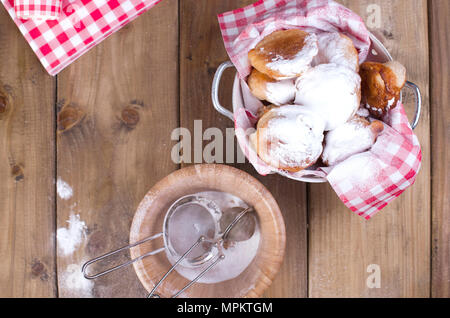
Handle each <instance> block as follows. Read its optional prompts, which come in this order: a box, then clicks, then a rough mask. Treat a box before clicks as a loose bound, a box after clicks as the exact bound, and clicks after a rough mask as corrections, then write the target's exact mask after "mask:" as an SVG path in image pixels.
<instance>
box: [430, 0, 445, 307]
mask: <svg viewBox="0 0 450 318" xmlns="http://www.w3.org/2000/svg"><path fill="white" fill-rule="evenodd" d="M429 12H430V37H431V39H430V40H431V48H430V49H431V69H430V70H431V82H430V84H431V122H432V125H431V136H432V143H431V144H432V149H431V158H432V160H431V163H432V164H431V167H432V194H433V196H432V211H433V212H432V213H433V215H432V216H433V219H432V225H433V227H432V235H433V240H432V260H431V262H432V296H433V297H446V298H448V297H450V199H449V194H450V170H449V162H450V149H449V147H448V144H449V140H450V113H449V112H448V105H449V103H450V88H449V87H450V86H449V85H450V83H449V74H450V63H449V60H450V54H449V52H450V39H449V36H448V30H450V23H449V21H448V18H447V16H448V13H449V12H450V2H449V1H445V0H433V1H430V7H429Z"/></svg>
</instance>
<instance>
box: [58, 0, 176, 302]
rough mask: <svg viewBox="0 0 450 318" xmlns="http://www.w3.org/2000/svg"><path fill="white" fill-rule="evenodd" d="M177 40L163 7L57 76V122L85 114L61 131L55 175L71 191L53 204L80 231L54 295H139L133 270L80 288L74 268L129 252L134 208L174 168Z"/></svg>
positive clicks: (167, 7) (61, 222)
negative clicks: (83, 231) (83, 232)
mask: <svg viewBox="0 0 450 318" xmlns="http://www.w3.org/2000/svg"><path fill="white" fill-rule="evenodd" d="M177 41H178V4H177V1H164V2H162V3H161V4H159V5H158V6H157V7H155V8H154V10H150V11H149V12H147V13H146V14H145V15H143V16H142V17H140V18H139V19H138V20H136V21H135V22H133V23H131V24H129V25H127V26H126V27H124V28H123V29H122V30H121V31H120V32H118V33H117V34H115V35H114V36H113V37H111V38H109V39H107V40H106V41H105V42H103V43H102V44H100V45H99V46H98V47H96V48H95V49H94V50H92V51H90V52H89V53H88V54H87V55H86V56H83V57H82V58H81V59H80V60H79V61H77V62H76V63H74V64H73V65H72V66H70V67H69V68H67V69H66V70H64V71H63V72H62V73H61V74H60V75H59V76H58V101H59V106H62V107H63V108H62V109H59V116H60V117H59V118H58V119H59V120H58V124H61V123H64V122H65V119H66V117H70V115H71V114H73V113H77V114H78V115H77V116H78V117H82V116H84V118H82V120H81V121H79V123H78V124H77V125H75V126H73V127H72V128H70V129H67V130H65V129H64V127H59V128H61V129H59V130H58V140H57V147H58V160H57V175H58V178H61V179H62V180H64V181H65V182H67V184H69V185H70V186H71V187H72V189H73V197H72V198H70V199H69V200H62V199H61V198H58V201H57V216H58V228H61V227H66V226H67V223H66V222H67V220H69V218H70V215H71V214H73V215H79V216H80V220H81V221H84V222H85V223H86V226H87V237H86V239H85V240H83V244H82V246H80V247H79V248H78V249H77V251H76V252H75V253H73V254H71V255H68V256H65V255H64V254H62V253H61V251H60V250H59V249H58V286H59V296H61V297H74V296H86V297H91V296H94V297H143V296H145V295H146V292H145V289H144V288H143V287H142V286H141V284H140V282H139V280H138V279H137V277H136V275H135V273H134V270H133V268H132V267H128V268H126V269H123V270H120V271H117V272H114V273H112V274H109V275H107V276H104V277H102V278H99V279H96V280H95V281H92V282H89V283H86V281H84V278H83V277H82V276H81V272H80V266H81V264H82V263H83V262H85V261H87V260H88V259H90V258H93V257H95V256H99V255H101V254H104V253H106V252H108V251H110V250H113V249H116V248H118V247H121V246H123V245H127V244H128V239H129V230H130V226H131V221H132V218H133V215H134V212H135V211H136V208H137V206H138V204H139V202H140V201H141V200H142V198H143V197H144V195H145V194H146V193H147V191H148V190H149V189H150V188H151V186H152V185H153V184H154V183H156V182H157V181H158V180H159V179H161V178H163V177H164V176H166V175H167V174H169V173H170V172H172V171H173V170H175V169H176V168H177V166H176V165H175V164H173V163H172V161H171V159H170V151H169V150H170V148H169V144H170V133H171V131H172V129H174V128H176V127H177V126H178V105H177V102H178V94H177V87H178V78H177V76H178V55H177V54H178V52H177ZM63 105H69V106H72V107H76V108H78V109H80V112H74V111H69V112H67V111H66V110H65V109H64V106H63ZM65 107H67V106H65ZM65 112H66V113H67V115H66V114H65ZM74 121H77V120H74ZM60 126H61V125H60ZM128 255H129V253H124V254H123V255H122V256H120V257H116V258H113V259H112V260H111V261H110V262H104V263H103V264H99V266H97V267H94V270H98V271H99V270H101V269H105V268H106V267H108V266H112V265H114V264H117V263H119V262H123V261H124V260H126V259H127V256H128ZM76 275H78V276H76ZM74 282H75V284H74Z"/></svg>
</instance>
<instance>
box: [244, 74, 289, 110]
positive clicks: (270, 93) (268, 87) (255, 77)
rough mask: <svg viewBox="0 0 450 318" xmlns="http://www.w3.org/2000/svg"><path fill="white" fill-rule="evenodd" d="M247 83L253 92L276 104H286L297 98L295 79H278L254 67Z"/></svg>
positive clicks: (256, 95) (258, 96) (262, 98)
mask: <svg viewBox="0 0 450 318" xmlns="http://www.w3.org/2000/svg"><path fill="white" fill-rule="evenodd" d="M247 84H248V86H249V88H250V91H251V92H252V94H253V95H254V96H255V97H256V98H258V99H260V100H266V101H268V102H270V103H272V104H274V105H278V106H279V105H286V104H289V103H290V102H292V101H293V100H294V98H295V83H294V80H293V79H286V80H281V81H277V80H274V79H272V78H270V77H269V76H267V75H265V74H263V73H261V72H259V71H258V70H257V69H253V71H252V73H251V74H250V76H249V78H248V80H247Z"/></svg>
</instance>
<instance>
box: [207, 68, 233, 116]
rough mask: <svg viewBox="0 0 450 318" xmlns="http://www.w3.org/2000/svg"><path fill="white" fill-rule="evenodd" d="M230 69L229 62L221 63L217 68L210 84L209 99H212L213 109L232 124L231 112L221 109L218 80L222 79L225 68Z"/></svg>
mask: <svg viewBox="0 0 450 318" xmlns="http://www.w3.org/2000/svg"><path fill="white" fill-rule="evenodd" d="M230 67H233V63H231V62H230V61H226V62H223V63H222V64H220V66H219V67H218V68H217V71H216V74H215V75H214V79H213V82H212V88H211V99H212V103H213V106H214V108H215V109H216V110H217V111H218V112H219V113H221V114H222V115H224V116H225V117H228V118H229V119H231V120H232V121H233V122H234V116H233V113H232V112H231V111H229V110H228V109H226V108H225V107H223V106H222V105H221V104H220V101H219V86H220V80H221V79H222V75H223V72H224V71H225V70H226V69H227V68H230Z"/></svg>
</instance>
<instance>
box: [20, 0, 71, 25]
mask: <svg viewBox="0 0 450 318" xmlns="http://www.w3.org/2000/svg"><path fill="white" fill-rule="evenodd" d="M61 8H62V1H61V0H14V11H15V13H16V17H18V18H19V19H24V20H27V19H34V20H56V19H58V18H59V15H60V14H61Z"/></svg>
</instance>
